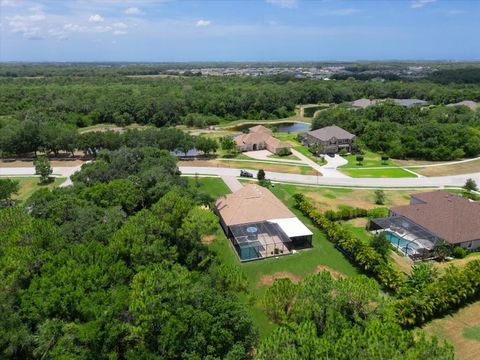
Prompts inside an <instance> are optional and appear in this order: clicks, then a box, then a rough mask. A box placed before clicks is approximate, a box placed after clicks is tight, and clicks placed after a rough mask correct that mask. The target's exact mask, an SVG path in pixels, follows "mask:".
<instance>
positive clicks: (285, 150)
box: [277, 148, 292, 156]
mask: <svg viewBox="0 0 480 360" xmlns="http://www.w3.org/2000/svg"><path fill="white" fill-rule="evenodd" d="M291 153H292V152H291V151H290V149H289V148H281V149H280V150H278V151H277V155H278V156H288V155H290V154H291Z"/></svg>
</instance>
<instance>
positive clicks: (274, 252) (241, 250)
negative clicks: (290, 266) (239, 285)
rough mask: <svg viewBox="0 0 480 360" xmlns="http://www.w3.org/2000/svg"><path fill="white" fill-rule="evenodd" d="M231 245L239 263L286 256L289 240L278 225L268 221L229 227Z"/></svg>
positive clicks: (288, 251) (288, 249)
mask: <svg viewBox="0 0 480 360" xmlns="http://www.w3.org/2000/svg"><path fill="white" fill-rule="evenodd" d="M230 232H231V234H232V243H233V246H234V247H235V250H236V251H237V254H238V257H239V258H240V261H242V262H243V261H251V260H257V259H263V258H267V257H272V256H280V255H288V254H290V253H291V251H290V243H291V242H292V241H291V239H290V238H289V237H288V236H287V235H286V234H285V233H284V232H283V230H282V229H281V228H280V226H279V225H277V224H275V223H271V222H268V221H262V222H255V223H249V224H241V225H232V226H230Z"/></svg>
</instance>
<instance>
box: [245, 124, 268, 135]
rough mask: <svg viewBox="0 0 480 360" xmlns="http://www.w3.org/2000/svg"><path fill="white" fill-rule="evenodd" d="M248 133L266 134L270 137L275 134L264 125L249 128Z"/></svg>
mask: <svg viewBox="0 0 480 360" xmlns="http://www.w3.org/2000/svg"><path fill="white" fill-rule="evenodd" d="M248 131H249V132H250V133H265V134H269V135H272V134H273V131H272V130H270V129H269V128H266V127H265V126H263V125H257V126H253V127H251V128H249V129H248Z"/></svg>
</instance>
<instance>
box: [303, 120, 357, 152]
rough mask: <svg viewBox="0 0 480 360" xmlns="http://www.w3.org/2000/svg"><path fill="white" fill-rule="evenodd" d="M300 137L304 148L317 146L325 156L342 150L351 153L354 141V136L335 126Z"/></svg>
mask: <svg viewBox="0 0 480 360" xmlns="http://www.w3.org/2000/svg"><path fill="white" fill-rule="evenodd" d="M301 137H302V142H303V144H304V145H305V146H307V147H311V146H314V145H319V146H320V147H321V148H322V149H323V151H321V152H322V153H325V154H336V153H338V152H339V151H340V150H342V149H345V150H347V151H348V152H352V151H353V150H354V141H355V139H356V136H355V135H354V134H351V133H349V132H348V131H346V130H344V129H342V128H340V127H338V126H336V125H332V126H327V127H324V128H321V129H317V130H313V131H309V132H306V133H303V134H302V135H301Z"/></svg>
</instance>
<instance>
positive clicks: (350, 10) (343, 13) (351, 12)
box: [318, 8, 360, 16]
mask: <svg viewBox="0 0 480 360" xmlns="http://www.w3.org/2000/svg"><path fill="white" fill-rule="evenodd" d="M359 12H360V10H359V9H354V8H346V9H335V10H323V11H320V12H318V15H319V16H349V15H354V14H357V13H359Z"/></svg>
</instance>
